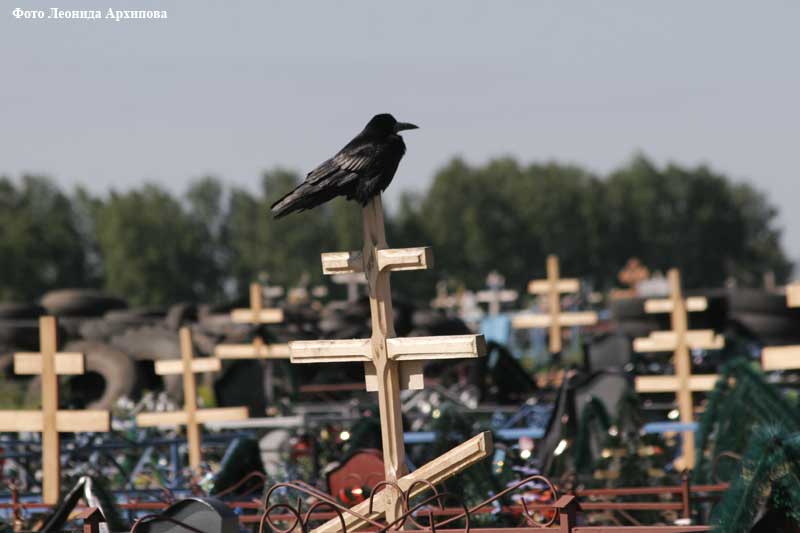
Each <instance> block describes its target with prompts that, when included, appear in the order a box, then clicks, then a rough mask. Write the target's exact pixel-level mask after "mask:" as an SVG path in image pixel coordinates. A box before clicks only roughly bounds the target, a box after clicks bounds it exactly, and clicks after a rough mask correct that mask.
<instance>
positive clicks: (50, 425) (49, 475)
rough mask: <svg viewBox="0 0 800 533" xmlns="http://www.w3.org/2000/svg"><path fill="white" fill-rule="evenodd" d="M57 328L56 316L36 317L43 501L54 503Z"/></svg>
mask: <svg viewBox="0 0 800 533" xmlns="http://www.w3.org/2000/svg"><path fill="white" fill-rule="evenodd" d="M56 331H57V329H56V319H55V317H52V316H43V317H41V318H39V350H40V351H41V354H42V357H41V365H42V367H41V375H42V378H41V379H42V477H43V481H42V501H43V502H44V503H48V504H53V505H55V504H56V503H58V499H59V497H60V496H61V454H60V449H59V437H58V426H57V424H56V413H57V412H58V378H57V377H56V361H55V355H56V351H57V350H58V342H57V340H56Z"/></svg>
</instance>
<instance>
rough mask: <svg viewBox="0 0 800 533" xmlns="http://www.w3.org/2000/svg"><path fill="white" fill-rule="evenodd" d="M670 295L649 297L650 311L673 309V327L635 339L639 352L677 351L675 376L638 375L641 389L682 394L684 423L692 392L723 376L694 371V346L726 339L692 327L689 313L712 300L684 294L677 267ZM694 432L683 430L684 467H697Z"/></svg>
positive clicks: (711, 346)
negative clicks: (688, 296)
mask: <svg viewBox="0 0 800 533" xmlns="http://www.w3.org/2000/svg"><path fill="white" fill-rule="evenodd" d="M668 280H669V286H670V297H669V298H664V299H653V300H646V301H645V304H644V310H645V312H647V313H670V314H671V315H672V319H671V322H672V330H671V331H654V332H653V333H651V334H650V335H649V336H648V337H643V338H639V339H634V341H633V350H634V351H635V352H640V353H641V352H673V353H674V356H673V364H674V365H675V375H674V376H639V377H637V378H636V391H637V392H650V393H654V392H675V393H676V395H677V398H678V411H679V412H680V420H681V422H682V423H684V424H691V423H692V422H693V421H694V403H693V401H692V392H697V391H709V390H711V389H713V388H714V384H715V383H716V382H717V379H718V377H719V376H717V375H716V374H706V375H692V362H691V359H690V358H689V350H690V349H706V350H719V349H721V348H722V347H723V346H724V345H725V339H724V338H723V337H722V336H720V335H717V334H715V333H714V331H712V330H689V327H688V323H689V321H688V317H687V314H688V313H689V312H693V311H704V310H705V309H706V308H707V307H708V301H707V300H706V299H705V298H703V297H690V298H684V297H683V293H682V289H681V275H680V272H679V271H678V269H677V268H673V269H671V270H670V271H669V273H668ZM694 455H695V453H694V432H693V431H686V432H684V433H683V464H682V466H683V467H684V468H693V467H694V461H695V456H694Z"/></svg>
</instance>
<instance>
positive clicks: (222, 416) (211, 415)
mask: <svg viewBox="0 0 800 533" xmlns="http://www.w3.org/2000/svg"><path fill="white" fill-rule="evenodd" d="M248 416H249V414H248V411H247V407H213V408H209V409H198V410H197V413H196V420H197V422H198V423H199V424H205V423H206V422H231V421H234V420H247V417H248Z"/></svg>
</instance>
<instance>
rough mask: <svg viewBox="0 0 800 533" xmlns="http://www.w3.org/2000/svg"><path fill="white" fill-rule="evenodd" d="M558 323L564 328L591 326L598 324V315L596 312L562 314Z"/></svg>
mask: <svg viewBox="0 0 800 533" xmlns="http://www.w3.org/2000/svg"><path fill="white" fill-rule="evenodd" d="M558 321H559V322H560V323H561V325H562V326H564V327H567V326H591V325H593V324H597V313H595V312H594V311H574V312H569V313H561V314H560V315H559V317H558Z"/></svg>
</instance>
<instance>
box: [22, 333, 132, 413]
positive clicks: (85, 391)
mask: <svg viewBox="0 0 800 533" xmlns="http://www.w3.org/2000/svg"><path fill="white" fill-rule="evenodd" d="M64 350H67V351H71V352H80V353H83V354H84V361H85V362H84V373H83V374H82V375H78V376H70V377H69V387H70V390H71V391H72V394H73V396H74V398H75V399H76V400H79V403H82V404H85V405H86V408H87V409H111V408H112V407H113V406H114V404H115V403H116V401H117V400H118V399H119V398H121V397H123V396H131V395H132V394H133V393H134V391H135V388H136V366H135V365H134V363H133V361H132V360H131V358H130V357H128V356H127V355H125V354H124V353H123V352H121V351H119V350H116V349H114V348H113V347H111V346H109V345H108V344H105V343H102V342H97V341H74V342H69V343H67V344H66V346H64ZM40 391H41V380H40V378H38V377H37V378H36V379H35V380H34V381H32V382H31V384H30V387H29V395H35V396H36V397H38V395H39V394H41V393H40Z"/></svg>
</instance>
